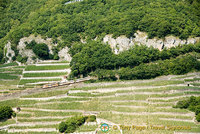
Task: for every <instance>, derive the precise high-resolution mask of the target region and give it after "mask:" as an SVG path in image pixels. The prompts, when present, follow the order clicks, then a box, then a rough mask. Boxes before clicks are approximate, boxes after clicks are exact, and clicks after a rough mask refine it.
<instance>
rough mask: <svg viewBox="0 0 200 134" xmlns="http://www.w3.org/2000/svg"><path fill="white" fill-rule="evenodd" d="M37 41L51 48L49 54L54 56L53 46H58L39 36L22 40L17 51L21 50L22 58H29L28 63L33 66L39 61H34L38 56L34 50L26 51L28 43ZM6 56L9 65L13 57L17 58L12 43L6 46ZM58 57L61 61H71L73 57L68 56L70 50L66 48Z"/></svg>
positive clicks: (50, 40)
mask: <svg viewBox="0 0 200 134" xmlns="http://www.w3.org/2000/svg"><path fill="white" fill-rule="evenodd" d="M33 40H34V41H35V42H36V43H38V44H39V43H44V44H46V45H47V46H48V48H49V53H50V54H53V51H52V48H53V46H57V44H54V43H53V41H52V39H51V38H47V39H43V38H42V37H41V36H40V35H38V36H34V35H30V36H29V37H24V38H21V39H20V41H19V44H18V45H17V49H18V50H19V54H20V55H21V56H22V57H28V59H27V63H28V64H32V63H34V62H36V61H38V60H39V59H34V58H33V57H36V55H35V54H34V52H33V50H32V49H26V42H27V43H30V42H31V41H33ZM5 50H6V52H5V55H6V57H7V59H8V60H7V63H10V62H12V57H14V56H15V52H14V51H13V50H12V49H11V43H10V42H8V43H7V44H6V46H5ZM58 56H59V58H60V59H61V60H67V61H70V60H71V56H70V55H69V54H68V48H67V47H65V48H63V49H62V50H60V51H59V53H58Z"/></svg>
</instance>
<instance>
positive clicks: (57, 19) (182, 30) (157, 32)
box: [0, 0, 200, 60]
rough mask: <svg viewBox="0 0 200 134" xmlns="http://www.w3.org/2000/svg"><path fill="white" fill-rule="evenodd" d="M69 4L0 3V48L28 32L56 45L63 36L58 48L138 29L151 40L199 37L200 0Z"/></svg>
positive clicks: (42, 0) (59, 0) (43, 0)
mask: <svg viewBox="0 0 200 134" xmlns="http://www.w3.org/2000/svg"><path fill="white" fill-rule="evenodd" d="M68 1H69V0H56V1H55V0H25V1H24V0H0V48H1V49H3V47H4V45H5V44H6V42H7V41H8V40H10V41H11V42H12V44H13V45H14V46H15V47H16V45H17V43H18V41H19V39H20V38H22V37H24V36H28V35H30V34H35V35H37V34H41V35H42V36H43V37H51V38H53V39H54V42H57V41H58V40H57V37H61V38H62V40H63V42H58V43H59V46H58V48H62V47H64V46H66V45H67V46H69V47H70V46H71V44H72V43H73V42H77V41H79V40H80V38H87V39H94V38H95V37H96V36H98V37H103V36H104V35H105V34H113V36H114V37H117V36H119V35H126V36H127V37H130V36H133V35H134V33H135V32H136V30H141V31H144V32H147V33H148V36H149V38H153V37H155V36H158V37H160V38H162V37H165V36H167V35H174V36H179V37H180V38H182V39H185V38H187V37H189V36H195V37H196V36H200V12H199V7H200V4H199V3H200V2H199V0H84V1H83V2H76V3H72V4H67V5H65V4H64V3H66V2H68ZM0 52H2V51H0ZM0 55H1V54H0ZM0 57H1V56H0ZM0 60H1V59H0Z"/></svg>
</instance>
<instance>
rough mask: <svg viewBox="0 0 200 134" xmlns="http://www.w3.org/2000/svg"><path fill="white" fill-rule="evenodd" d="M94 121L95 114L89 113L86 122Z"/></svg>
mask: <svg viewBox="0 0 200 134" xmlns="http://www.w3.org/2000/svg"><path fill="white" fill-rule="evenodd" d="M94 121H96V116H95V115H91V116H89V117H88V119H87V122H94Z"/></svg>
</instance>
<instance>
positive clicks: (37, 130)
mask: <svg viewBox="0 0 200 134" xmlns="http://www.w3.org/2000/svg"><path fill="white" fill-rule="evenodd" d="M17 132H19V133H20V132H23V133H24V132H58V131H57V130H56V128H32V129H8V133H17Z"/></svg>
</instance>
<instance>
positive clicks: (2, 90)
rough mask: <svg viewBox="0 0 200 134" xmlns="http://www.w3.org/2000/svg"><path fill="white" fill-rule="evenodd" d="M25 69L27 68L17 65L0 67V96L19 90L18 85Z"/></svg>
mask: <svg viewBox="0 0 200 134" xmlns="http://www.w3.org/2000/svg"><path fill="white" fill-rule="evenodd" d="M24 68H25V66H18V64H17V63H9V64H4V65H0V95H5V94H8V93H12V92H15V91H17V90H19V89H18V88H17V85H18V83H19V81H20V76H21V74H22V71H23V69H24ZM20 90H22V89H20Z"/></svg>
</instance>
